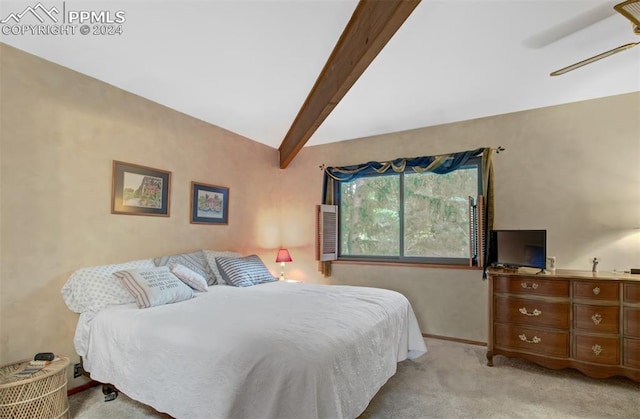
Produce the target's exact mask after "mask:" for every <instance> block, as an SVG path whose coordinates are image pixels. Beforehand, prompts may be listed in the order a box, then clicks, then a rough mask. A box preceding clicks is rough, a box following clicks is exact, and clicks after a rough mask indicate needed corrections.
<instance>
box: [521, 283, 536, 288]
mask: <svg viewBox="0 0 640 419" xmlns="http://www.w3.org/2000/svg"><path fill="white" fill-rule="evenodd" d="M520 286H521V287H522V288H524V289H526V290H535V289H538V284H536V283H535V282H533V283H532V284H531V285H529V284H528V283H527V282H521V283H520Z"/></svg>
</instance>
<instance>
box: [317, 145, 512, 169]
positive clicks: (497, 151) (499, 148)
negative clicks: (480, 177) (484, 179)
mask: <svg viewBox="0 0 640 419" xmlns="http://www.w3.org/2000/svg"><path fill="white" fill-rule="evenodd" d="M491 150H495V152H496V154H500V152H501V151H505V150H506V148H504V147H502V146H501V145H499V146H498V147H497V148H492V149H491ZM318 167H319V168H320V170H324V169H325V167H326V166H325V164H324V163H322V164H321V165H320V166H318Z"/></svg>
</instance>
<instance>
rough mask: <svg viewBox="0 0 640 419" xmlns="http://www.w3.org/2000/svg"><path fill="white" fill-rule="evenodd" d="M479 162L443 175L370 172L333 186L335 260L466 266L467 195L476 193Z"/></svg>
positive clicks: (469, 213) (469, 238) (479, 185)
mask: <svg viewBox="0 0 640 419" xmlns="http://www.w3.org/2000/svg"><path fill="white" fill-rule="evenodd" d="M481 179H482V176H481V159H480V158H473V159H470V160H469V161H468V162H467V163H466V164H465V165H464V166H461V167H460V168H458V169H457V170H454V171H452V172H449V173H447V174H436V173H432V172H425V173H417V172H414V171H413V170H412V169H408V170H407V171H406V172H403V173H395V172H392V173H391V174H388V173H385V174H380V175H378V174H376V175H369V176H365V177H360V178H357V179H355V180H352V181H347V182H339V183H337V185H336V186H337V187H336V189H335V202H337V203H338V205H339V206H340V211H339V235H340V241H339V258H340V259H349V260H353V259H358V260H360V259H363V260H380V261H390V260H394V261H399V262H405V263H406V262H409V263H410V262H415V263H434V264H465V265H467V264H469V259H470V258H472V257H474V256H475V255H473V254H472V250H471V249H473V248H474V247H475V246H474V245H473V243H472V241H473V240H474V238H473V237H472V236H471V234H470V231H475V226H471V228H470V220H469V219H470V218H471V219H472V220H471V223H473V222H475V219H476V218H475V217H474V216H473V211H470V205H469V197H473V199H475V198H476V197H477V196H478V195H481V194H482V182H481Z"/></svg>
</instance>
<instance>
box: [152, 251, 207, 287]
mask: <svg viewBox="0 0 640 419" xmlns="http://www.w3.org/2000/svg"><path fill="white" fill-rule="evenodd" d="M153 263H155V264H156V266H171V265H173V264H174V263H179V264H180V265H184V266H186V267H187V268H189V269H191V270H192V271H193V272H195V273H197V274H199V275H202V276H203V277H204V278H206V279H207V284H209V285H215V284H216V276H215V275H214V273H213V271H212V270H211V267H210V266H209V264H208V263H207V260H206V259H205V257H204V253H203V252H202V250H198V251H197V252H193V253H179V254H177V255H171V256H162V257H159V258H155V259H153Z"/></svg>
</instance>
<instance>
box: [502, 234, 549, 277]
mask: <svg viewBox="0 0 640 419" xmlns="http://www.w3.org/2000/svg"><path fill="white" fill-rule="evenodd" d="M490 259H491V262H492V263H493V264H494V265H502V266H505V267H516V268H517V267H520V266H523V267H531V268H540V269H544V268H545V266H546V261H547V230H492V231H491V238H490Z"/></svg>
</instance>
